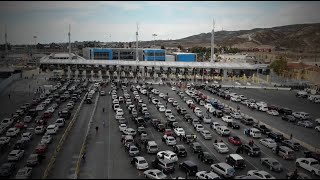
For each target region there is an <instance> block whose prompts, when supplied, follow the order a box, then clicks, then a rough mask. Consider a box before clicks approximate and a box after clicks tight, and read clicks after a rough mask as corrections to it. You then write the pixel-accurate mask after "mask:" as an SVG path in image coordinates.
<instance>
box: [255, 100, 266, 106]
mask: <svg viewBox="0 0 320 180" xmlns="http://www.w3.org/2000/svg"><path fill="white" fill-rule="evenodd" d="M256 104H257V106H259V107H261V106H268V104H267V103H265V102H263V101H260V102H257V103H256Z"/></svg>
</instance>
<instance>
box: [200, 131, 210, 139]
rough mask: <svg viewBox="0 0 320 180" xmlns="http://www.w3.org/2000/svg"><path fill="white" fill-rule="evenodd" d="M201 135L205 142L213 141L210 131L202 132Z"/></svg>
mask: <svg viewBox="0 0 320 180" xmlns="http://www.w3.org/2000/svg"><path fill="white" fill-rule="evenodd" d="M201 135H202V137H203V138H204V139H205V140H207V139H212V135H211V133H210V131H208V130H202V131H201Z"/></svg>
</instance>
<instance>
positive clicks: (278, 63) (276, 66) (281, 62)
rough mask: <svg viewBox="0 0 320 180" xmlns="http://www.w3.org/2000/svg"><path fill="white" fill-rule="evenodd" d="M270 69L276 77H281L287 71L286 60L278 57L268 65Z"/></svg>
mask: <svg viewBox="0 0 320 180" xmlns="http://www.w3.org/2000/svg"><path fill="white" fill-rule="evenodd" d="M270 68H271V69H273V71H274V72H275V73H276V74H277V75H281V74H282V73H283V72H284V71H285V70H287V69H288V65H287V60H286V59H285V58H284V57H283V56H280V57H278V58H277V59H276V60H275V61H273V62H272V63H271V64H270Z"/></svg>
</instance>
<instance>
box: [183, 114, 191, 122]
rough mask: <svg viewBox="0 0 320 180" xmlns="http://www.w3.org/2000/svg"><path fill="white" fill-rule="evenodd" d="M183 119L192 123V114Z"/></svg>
mask: <svg viewBox="0 0 320 180" xmlns="http://www.w3.org/2000/svg"><path fill="white" fill-rule="evenodd" d="M183 119H184V120H185V121H187V122H188V121H191V120H192V117H191V115H190V114H185V115H184V116H183Z"/></svg>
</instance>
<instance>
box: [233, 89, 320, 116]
mask: <svg viewBox="0 0 320 180" xmlns="http://www.w3.org/2000/svg"><path fill="white" fill-rule="evenodd" d="M231 91H234V92H236V93H237V94H243V95H245V96H246V97H247V98H248V99H250V98H253V99H255V100H256V101H264V102H266V103H268V104H269V103H270V104H271V105H279V106H283V107H288V108H290V109H292V111H303V112H307V113H309V114H310V116H311V117H312V118H313V119H316V118H319V117H320V112H319V104H315V103H312V102H310V101H309V100H307V99H304V98H297V97H296V96H295V95H296V92H295V91H278V90H264V89H236V88H233V89H231Z"/></svg>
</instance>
